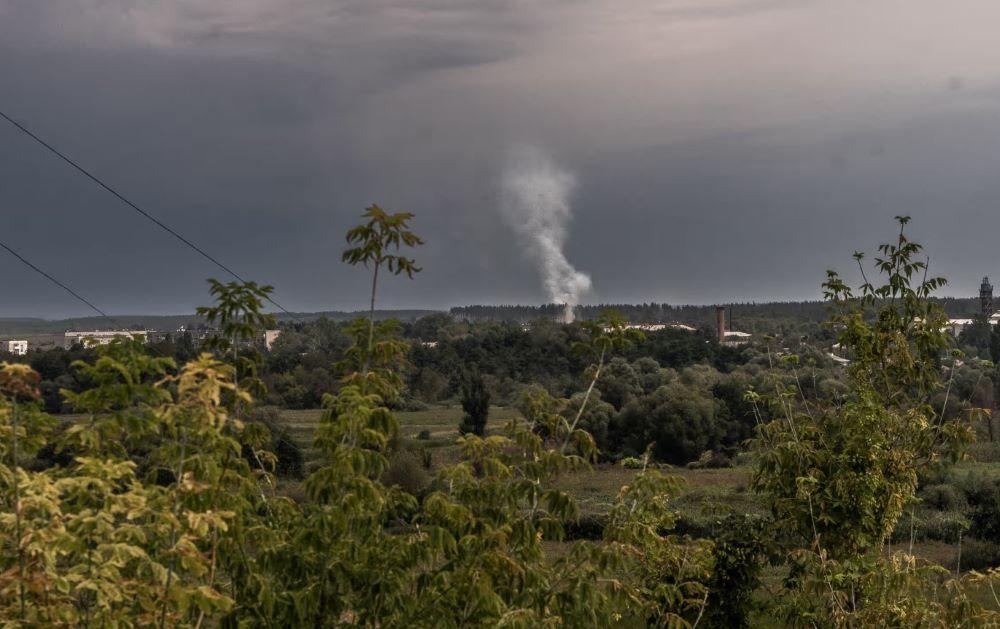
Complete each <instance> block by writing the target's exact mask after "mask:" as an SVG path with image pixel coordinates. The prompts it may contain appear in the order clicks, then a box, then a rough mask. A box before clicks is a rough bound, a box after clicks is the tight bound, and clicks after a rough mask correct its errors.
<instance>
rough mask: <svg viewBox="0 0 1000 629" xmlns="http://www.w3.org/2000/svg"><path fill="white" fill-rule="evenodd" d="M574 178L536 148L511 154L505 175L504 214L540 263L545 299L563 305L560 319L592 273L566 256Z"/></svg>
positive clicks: (567, 318) (586, 287)
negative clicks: (577, 266)
mask: <svg viewBox="0 0 1000 629" xmlns="http://www.w3.org/2000/svg"><path fill="white" fill-rule="evenodd" d="M575 186H576V178H575V177H574V176H573V174H572V173H570V172H568V171H566V170H563V169H562V168H560V167H559V166H557V165H556V164H555V163H554V162H553V161H552V160H551V159H550V158H549V157H548V156H547V155H546V154H545V153H543V152H542V151H540V150H538V149H537V148H534V147H524V148H521V149H519V150H516V151H514V152H512V154H511V156H510V160H509V163H508V166H507V168H506V170H505V172H504V176H503V197H502V200H503V201H502V207H503V214H504V216H505V218H506V219H507V221H508V222H509V223H510V225H511V227H513V228H514V230H515V231H516V232H517V233H518V234H519V235H520V236H521V238H522V239H523V240H524V243H525V245H526V246H527V248H528V249H529V251H530V252H531V254H532V255H533V256H535V257H536V258H537V259H538V261H539V262H540V263H541V272H542V280H543V283H544V284H545V290H546V292H547V293H548V296H549V300H550V301H552V302H554V303H557V304H565V305H566V310H565V314H564V317H563V319H564V321H565V322H566V323H570V322H572V321H573V316H574V314H573V309H574V308H575V307H576V306H577V305H578V304H579V303H580V298H581V297H582V296H583V294H584V293H586V292H587V291H589V290H590V276H589V275H587V274H586V273H582V272H580V271H577V270H576V268H575V267H574V266H573V265H572V264H570V262H569V260H567V259H566V254H565V253H564V252H563V246H564V245H565V244H566V227H567V224H568V222H569V219H570V218H571V215H572V212H573V210H572V207H571V206H570V203H569V199H570V194H571V193H572V191H573V188H574V187H575Z"/></svg>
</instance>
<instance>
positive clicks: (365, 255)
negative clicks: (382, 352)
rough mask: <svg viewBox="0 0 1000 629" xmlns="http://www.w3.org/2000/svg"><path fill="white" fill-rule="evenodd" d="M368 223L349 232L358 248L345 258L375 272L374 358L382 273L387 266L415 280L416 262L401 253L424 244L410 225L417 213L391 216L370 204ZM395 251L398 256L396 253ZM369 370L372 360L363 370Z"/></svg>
mask: <svg viewBox="0 0 1000 629" xmlns="http://www.w3.org/2000/svg"><path fill="white" fill-rule="evenodd" d="M362 217H363V218H365V219H366V220H365V222H364V223H362V224H361V225H358V226H357V227H353V228H351V229H350V230H348V231H347V242H348V244H350V245H355V246H353V247H350V248H348V249H347V250H345V251H344V253H343V255H342V259H343V261H344V262H347V263H348V264H351V265H357V264H363V265H364V266H365V267H369V266H370V267H371V269H372V292H371V301H370V306H369V310H368V343H367V352H368V356H369V357H370V356H371V354H372V351H373V345H374V342H375V341H374V339H375V292H376V290H377V288H378V273H379V270H380V269H381V268H382V267H383V266H384V267H385V268H386V270H387V271H389V272H390V273H392V274H394V275H399V274H401V273H405V274H406V276H407V277H409V278H412V277H413V274H414V273H418V272H420V267H418V266H417V265H416V263H415V261H414V260H413V259H411V258H407V257H406V256H403V255H400V254H399V253H398V252H399V251H400V249H401V248H402V247H403V246H406V247H416V246H417V245H422V244H424V241H423V240H421V239H420V237H419V236H417V235H416V234H415V233H413V232H412V231H410V229H409V222H410V219H412V218H413V214H411V213H409V212H399V213H396V214H388V213H386V212H385V211H383V210H382V208H380V207H379V206H377V205H370V206H369V207H367V208H366V209H365V211H364V214H362ZM394 252H395V253H394ZM361 371H362V373H364V372H367V371H368V361H366V362H365V363H364V365H363V366H362V369H361Z"/></svg>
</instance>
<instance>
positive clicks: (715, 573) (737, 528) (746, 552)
mask: <svg viewBox="0 0 1000 629" xmlns="http://www.w3.org/2000/svg"><path fill="white" fill-rule="evenodd" d="M713 541H714V546H713V548H712V557H713V559H714V566H713V569H712V579H711V581H709V584H708V585H709V592H710V593H709V597H708V617H707V620H708V622H709V624H710V626H713V627H733V628H739V627H748V626H750V613H751V612H752V611H753V608H754V605H753V594H754V591H755V590H756V589H757V588H758V587H760V584H761V574H762V572H763V569H764V563H765V561H766V559H767V557H768V555H769V553H771V552H773V551H772V547H773V546H774V540H773V539H772V538H771V537H770V535H769V532H768V527H767V522H765V521H764V520H762V519H760V518H751V517H750V516H737V515H730V516H728V517H727V518H726V519H725V520H723V521H722V523H721V533H719V534H718V535H716V536H715V539H714V540H713Z"/></svg>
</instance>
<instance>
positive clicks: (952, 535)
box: [900, 511, 969, 544]
mask: <svg viewBox="0 0 1000 629" xmlns="http://www.w3.org/2000/svg"><path fill="white" fill-rule="evenodd" d="M905 520H906V518H900V524H903V523H904V522H905ZM921 528H922V529H923V532H924V536H925V537H926V538H927V539H933V540H938V541H941V542H948V543H950V544H954V543H955V542H957V541H958V536H959V535H960V534H961V535H964V534H965V532H966V531H968V530H969V520H968V519H967V518H966V517H965V516H964V515H962V514H961V513H948V512H943V511H931V512H929V514H928V517H927V518H926V519H925V520H924V521H923V523H922V526H921Z"/></svg>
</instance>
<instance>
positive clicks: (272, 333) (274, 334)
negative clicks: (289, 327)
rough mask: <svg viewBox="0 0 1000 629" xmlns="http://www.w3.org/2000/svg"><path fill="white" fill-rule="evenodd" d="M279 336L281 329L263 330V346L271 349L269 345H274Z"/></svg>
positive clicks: (268, 349)
mask: <svg viewBox="0 0 1000 629" xmlns="http://www.w3.org/2000/svg"><path fill="white" fill-rule="evenodd" d="M279 336H281V330H264V347H266V348H267V351H271V346H272V345H274V342H275V341H277V340H278V337H279Z"/></svg>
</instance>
